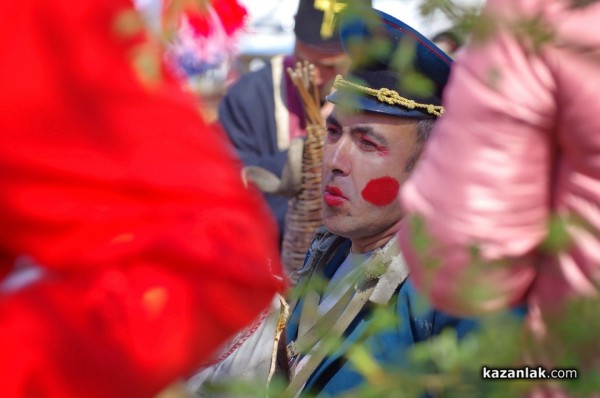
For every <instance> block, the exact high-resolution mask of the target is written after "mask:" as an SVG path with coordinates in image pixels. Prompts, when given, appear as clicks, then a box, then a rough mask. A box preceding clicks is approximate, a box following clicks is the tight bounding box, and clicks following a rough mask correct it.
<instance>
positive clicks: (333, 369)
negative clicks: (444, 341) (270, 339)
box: [286, 240, 477, 397]
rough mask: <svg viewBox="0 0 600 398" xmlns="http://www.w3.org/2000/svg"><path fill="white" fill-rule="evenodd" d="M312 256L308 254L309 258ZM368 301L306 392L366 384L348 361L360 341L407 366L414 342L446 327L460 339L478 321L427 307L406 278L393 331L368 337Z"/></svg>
mask: <svg viewBox="0 0 600 398" xmlns="http://www.w3.org/2000/svg"><path fill="white" fill-rule="evenodd" d="M350 246H351V242H350V240H345V241H344V242H343V243H342V244H341V246H340V247H339V249H338V250H337V252H336V253H335V255H334V256H333V258H332V259H331V260H330V261H329V262H328V263H327V265H326V266H325V270H324V274H325V277H326V278H328V279H331V277H332V276H333V274H334V273H335V271H336V270H337V268H338V267H339V266H340V265H341V264H342V262H343V261H344V259H345V258H346V257H347V255H348V253H349V252H350ZM309 258H310V257H307V261H308V259H309ZM305 264H306V262H305ZM302 304H303V302H302V300H301V301H300V302H299V303H298V305H297V306H296V307H295V308H294V310H293V312H292V314H291V316H290V319H289V321H288V324H287V327H286V338H287V343H288V344H289V343H290V342H291V341H293V340H295V339H296V338H297V333H298V323H299V320H300V313H301V311H302ZM372 305H374V304H371V303H368V304H367V305H366V306H365V308H363V310H362V311H361V312H360V313H359V314H358V316H357V317H356V318H355V319H354V321H353V322H352V323H351V324H350V326H349V327H348V329H347V330H346V332H345V334H344V336H345V339H344V342H343V344H342V346H341V347H340V349H339V350H338V351H337V352H335V353H334V354H333V355H331V356H330V357H328V358H325V360H324V361H323V362H322V363H321V364H320V365H319V366H318V367H317V369H316V370H315V371H314V372H313V374H312V375H311V377H310V378H309V379H308V381H307V383H306V386H305V388H304V391H311V392H313V393H317V394H318V395H317V396H320V397H323V396H336V395H338V394H340V393H342V392H344V391H347V390H350V389H353V388H355V387H358V386H359V385H361V384H362V383H364V379H363V377H362V376H361V375H360V373H358V372H357V371H356V370H355V369H354V368H353V366H352V365H351V364H350V363H348V362H346V360H345V357H344V355H343V354H344V353H345V352H346V351H347V350H348V348H350V347H351V346H352V345H353V344H354V343H355V342H357V341H363V342H362V343H361V344H362V345H363V346H365V347H367V349H368V350H369V351H370V352H371V353H372V354H373V355H374V357H375V359H376V360H377V361H378V362H379V363H380V364H381V365H385V364H388V365H393V366H402V365H407V356H406V353H407V350H408V349H409V348H410V347H411V346H413V345H414V344H415V343H419V342H422V341H425V340H427V339H428V338H430V337H432V336H435V335H437V334H439V333H440V332H441V331H442V329H444V328H446V327H451V328H454V329H455V330H456V332H457V335H458V337H459V338H461V337H463V336H464V335H465V334H467V333H468V332H469V331H471V330H473V329H474V328H475V327H476V326H477V323H476V321H475V320H473V319H460V318H456V317H453V316H449V315H447V314H444V313H442V312H440V311H436V310H434V309H432V308H424V304H423V303H422V302H420V301H419V296H418V294H417V292H416V291H415V289H414V287H413V285H412V284H411V282H410V280H409V279H407V280H405V281H404V282H403V283H402V284H401V285H400V287H399V288H398V289H397V290H396V292H395V293H394V296H393V298H392V300H390V303H389V304H388V305H389V306H391V307H390V308H393V310H394V311H395V314H397V317H398V318H397V319H398V320H399V322H398V324H397V325H396V326H395V327H394V328H392V329H391V330H386V331H380V332H377V333H375V334H372V335H367V336H365V332H366V330H367V329H369V328H370V327H371V326H372V323H373V319H372V317H371V315H372V310H373V307H372Z"/></svg>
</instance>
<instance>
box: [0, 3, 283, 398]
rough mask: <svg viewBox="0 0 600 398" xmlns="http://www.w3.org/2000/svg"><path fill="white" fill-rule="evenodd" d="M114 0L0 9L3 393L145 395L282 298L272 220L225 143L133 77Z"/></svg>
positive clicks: (168, 88)
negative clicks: (20, 272) (24, 264)
mask: <svg viewBox="0 0 600 398" xmlns="http://www.w3.org/2000/svg"><path fill="white" fill-rule="evenodd" d="M130 8H131V5H130V4H129V3H128V2H127V1H124V0H114V1H104V0H80V1H73V2H71V1H66V0H55V1H51V2H42V1H38V0H25V1H21V2H3V3H2V6H0V32H1V34H0V57H1V58H2V61H1V62H0V286H2V279H1V278H3V277H5V276H6V275H8V274H9V273H11V272H12V271H14V264H15V260H16V259H18V258H23V257H29V258H31V259H33V260H34V261H35V262H36V263H38V264H40V265H41V267H43V269H44V274H43V277H42V278H41V279H40V280H39V281H37V282H35V283H32V284H30V285H28V286H26V287H24V288H22V289H19V290H16V291H10V292H9V291H6V289H5V290H4V291H0V353H1V354H0V372H1V375H2V376H1V377H0V395H2V397H17V396H18V397H29V396H35V397H42V396H48V397H82V396H85V397H144V396H151V395H153V394H154V393H156V392H158V391H159V390H160V389H161V388H163V387H164V386H165V385H167V384H168V383H170V382H171V381H173V380H174V379H175V378H177V377H181V376H185V375H186V374H187V372H190V371H192V370H193V369H194V368H195V366H196V365H197V364H198V363H199V362H201V361H203V360H206V359H207V358H208V357H209V356H210V354H211V353H212V351H213V350H214V349H216V348H217V347H218V345H219V344H221V343H223V342H224V341H225V340H226V339H227V338H228V337H230V336H231V335H232V334H233V333H234V332H236V331H237V330H239V329H240V328H241V327H243V326H245V325H246V324H248V323H249V322H250V321H251V320H252V319H253V318H255V317H256V316H257V315H258V314H259V312H260V311H261V310H263V309H264V308H266V307H267V306H268V305H269V303H270V301H271V298H272V297H273V294H274V293H275V292H276V291H278V290H281V289H282V287H283V282H282V281H281V268H280V263H279V258H278V253H277V247H276V242H277V239H276V235H275V233H276V232H275V227H274V224H273V220H272V219H271V218H270V217H271V216H270V215H269V213H268V211H267V210H266V209H265V208H264V206H263V204H262V202H261V201H260V198H259V196H258V195H257V193H256V192H251V191H248V190H246V189H245V188H244V187H243V185H242V182H241V179H240V170H239V165H238V163H237V161H236V160H235V158H234V156H233V155H232V152H230V151H229V148H228V147H227V146H226V144H225V139H224V138H223V137H222V135H221V134H220V133H218V132H216V131H215V130H213V129H211V128H209V127H207V126H206V125H205V124H204V123H203V122H202V120H201V119H200V117H199V115H198V112H197V110H196V106H197V104H195V103H194V101H193V99H192V98H191V97H188V96H187V95H185V94H183V93H182V92H181V91H180V90H179V87H178V86H177V84H176V83H175V81H174V80H172V79H170V78H168V77H167V76H165V77H164V78H163V80H162V81H161V82H160V83H158V84H155V85H150V86H147V85H144V84H142V83H141V82H140V80H139V78H138V76H137V74H136V73H135V72H134V70H133V68H132V67H131V56H132V54H133V52H134V51H135V50H136V48H137V46H138V45H139V44H140V43H141V40H142V37H141V35H137V36H136V37H133V38H132V37H129V38H126V37H123V35H120V34H118V33H117V31H116V29H115V18H116V17H117V16H118V15H119V13H120V12H122V11H124V10H127V9H130Z"/></svg>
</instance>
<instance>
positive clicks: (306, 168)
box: [281, 62, 325, 284]
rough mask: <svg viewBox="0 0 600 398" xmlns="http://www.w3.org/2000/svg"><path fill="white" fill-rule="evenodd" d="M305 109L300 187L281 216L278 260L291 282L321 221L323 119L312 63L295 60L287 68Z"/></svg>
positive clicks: (293, 280)
mask: <svg viewBox="0 0 600 398" xmlns="http://www.w3.org/2000/svg"><path fill="white" fill-rule="evenodd" d="M288 73H289V75H290V78H291V79H292V82H293V83H294V85H295V87H296V89H297V90H298V93H299V94H300V98H301V99H302V104H303V105H304V109H305V112H306V122H307V127H306V131H307V136H306V140H305V142H304V152H303V155H302V179H301V189H300V192H299V194H298V195H297V196H295V197H294V198H292V199H290V203H289V207H288V212H287V214H286V218H285V231H284V235H283V246H282V253H281V257H282V261H283V265H284V268H285V270H286V271H287V274H288V275H289V277H290V281H291V282H292V283H293V284H295V283H296V282H297V279H298V271H299V270H300V269H301V268H302V264H303V263H304V257H305V256H306V252H307V250H308V246H309V244H310V240H311V239H312V236H313V234H314V231H315V229H316V228H317V227H318V226H319V225H321V224H322V223H323V221H322V216H321V206H322V204H321V165H322V163H323V145H324V142H325V121H324V120H323V117H322V116H321V104H320V102H319V96H318V89H317V87H316V86H315V84H314V66H313V65H311V64H308V63H306V62H305V63H304V64H301V63H298V64H297V65H296V69H291V68H288Z"/></svg>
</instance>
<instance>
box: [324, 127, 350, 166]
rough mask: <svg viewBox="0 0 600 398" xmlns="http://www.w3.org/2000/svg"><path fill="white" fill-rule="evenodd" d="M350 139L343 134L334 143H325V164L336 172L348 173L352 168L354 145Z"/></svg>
mask: <svg viewBox="0 0 600 398" xmlns="http://www.w3.org/2000/svg"><path fill="white" fill-rule="evenodd" d="M350 144H351V143H350V142H349V140H348V139H347V138H346V137H344V136H342V137H341V138H340V139H338V140H337V141H336V142H334V143H325V147H324V148H323V165H324V166H325V168H326V169H327V170H329V171H332V172H333V173H334V174H340V175H348V174H350V171H351V169H352V163H351V162H350V159H351V158H352V154H351V151H352V147H351V145H350Z"/></svg>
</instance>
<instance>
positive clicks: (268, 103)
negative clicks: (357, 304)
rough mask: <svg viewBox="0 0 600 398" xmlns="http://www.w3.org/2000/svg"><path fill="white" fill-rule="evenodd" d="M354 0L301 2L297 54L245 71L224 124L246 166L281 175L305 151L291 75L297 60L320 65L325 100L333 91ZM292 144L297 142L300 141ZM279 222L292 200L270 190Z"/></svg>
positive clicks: (227, 104) (231, 93) (223, 107)
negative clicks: (345, 18) (293, 154)
mask: <svg viewBox="0 0 600 398" xmlns="http://www.w3.org/2000/svg"><path fill="white" fill-rule="evenodd" d="M352 3H357V2H356V1H352V2H348V4H346V3H345V2H341V1H336V0H301V1H300V2H299V6H298V11H297V14H296V17H295V20H296V23H295V30H294V31H295V35H296V44H295V48H294V54H293V55H291V56H286V57H283V56H279V57H275V58H273V59H272V60H271V62H270V63H268V64H267V66H266V67H264V68H263V69H261V70H259V71H256V72H251V73H249V74H247V75H244V76H242V77H241V78H240V80H238V81H237V82H236V84H234V85H233V86H232V87H231V88H230V89H229V90H228V92H227V94H226V95H225V97H224V98H223V100H222V101H221V103H220V105H219V122H220V124H221V125H222V126H223V128H224V130H225V131H226V133H227V135H228V136H229V138H230V139H231V142H232V143H233V145H234V147H235V149H236V150H237V153H238V155H239V156H240V158H241V160H242V161H243V163H244V165H246V166H258V167H261V168H263V169H266V170H267V171H269V172H271V173H273V174H274V175H275V176H277V177H281V175H282V170H283V167H284V165H285V163H286V160H287V158H288V150H292V151H294V150H300V149H301V145H297V143H298V142H300V141H299V140H298V138H302V137H305V136H306V131H305V125H306V123H305V119H304V109H303V107H302V104H301V101H300V98H299V96H298V94H297V92H296V89H295V87H294V85H293V83H292V81H291V80H290V78H289V76H288V75H287V72H286V69H287V67H292V68H293V67H294V66H295V64H296V62H297V61H305V60H306V61H308V62H310V63H312V64H313V65H315V82H316V84H317V86H318V87H319V92H320V97H321V101H322V102H323V103H325V96H326V95H327V94H329V92H330V90H331V85H332V84H333V79H334V78H335V76H336V75H337V74H339V73H343V72H345V71H346V70H347V67H348V64H349V62H348V57H347V56H346V55H345V53H344V50H343V48H342V45H341V42H340V39H339V29H338V27H339V23H338V21H339V19H340V18H339V17H340V15H341V14H342V13H343V12H346V11H347V10H348V9H349V8H350V7H351V4H352ZM291 143H295V144H296V145H294V144H292V147H291V148H290V145H291ZM265 198H266V200H267V202H268V204H269V206H270V208H271V210H272V211H273V213H274V215H275V217H276V219H277V223H278V226H279V232H280V235H282V234H283V231H284V219H285V214H286V212H287V204H288V200H289V198H287V197H284V196H279V195H274V194H265Z"/></svg>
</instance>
